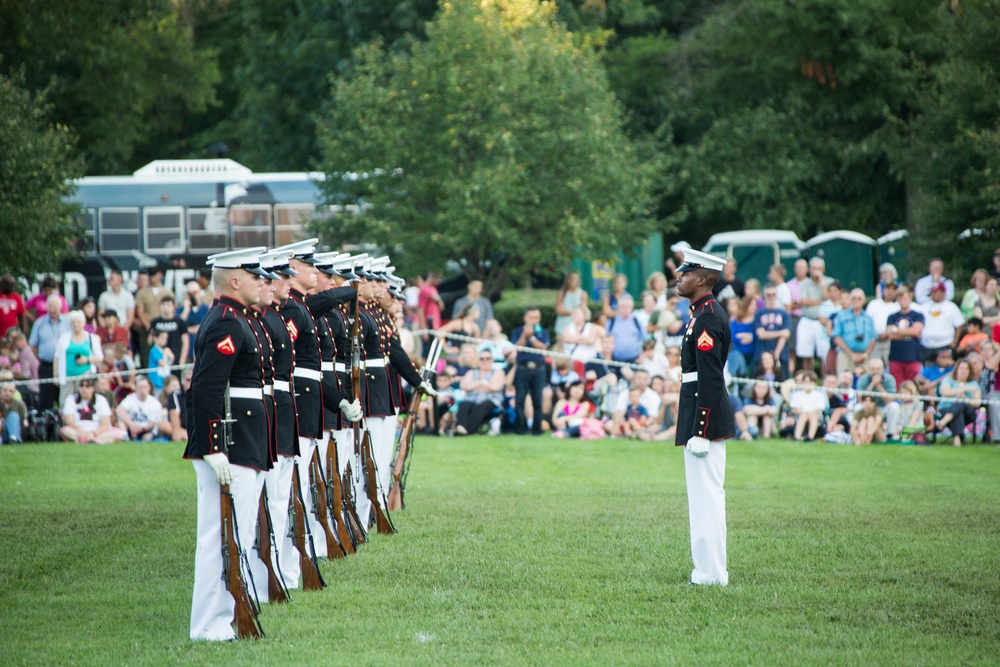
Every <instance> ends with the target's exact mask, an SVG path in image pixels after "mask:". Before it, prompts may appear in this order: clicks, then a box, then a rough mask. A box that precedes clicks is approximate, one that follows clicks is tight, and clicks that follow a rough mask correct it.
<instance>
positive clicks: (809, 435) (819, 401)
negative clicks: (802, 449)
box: [791, 371, 827, 442]
mask: <svg viewBox="0 0 1000 667" xmlns="http://www.w3.org/2000/svg"><path fill="white" fill-rule="evenodd" d="M800 378H801V379H800V380H799V381H800V382H801V384H802V389H801V391H796V392H794V393H793V394H792V396H791V408H792V414H793V415H795V430H794V434H795V439H796V440H799V441H802V440H803V436H802V434H803V433H805V434H806V435H805V438H804V439H805V441H806V442H812V441H813V440H815V439H816V431H818V430H819V426H820V416H821V415H822V414H823V411H824V410H825V409H826V406H827V402H826V396H825V395H824V394H823V392H820V391H816V379H817V378H816V374H815V373H813V372H812V371H805V372H804V373H802V374H801V376H800Z"/></svg>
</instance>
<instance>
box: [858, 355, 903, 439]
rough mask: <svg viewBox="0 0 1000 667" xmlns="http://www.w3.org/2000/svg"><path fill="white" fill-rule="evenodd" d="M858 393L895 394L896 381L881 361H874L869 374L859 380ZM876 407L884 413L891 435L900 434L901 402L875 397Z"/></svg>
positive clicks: (887, 428)
mask: <svg viewBox="0 0 1000 667" xmlns="http://www.w3.org/2000/svg"><path fill="white" fill-rule="evenodd" d="M858 391H870V392H873V393H880V394H895V393H896V379H895V378H894V377H892V375H891V374H890V373H889V372H887V371H886V370H885V364H883V363H882V360H881V359H877V358H876V359H872V360H871V364H870V365H869V368H868V374H867V375H862V376H861V377H860V378H858ZM875 405H876V406H878V408H879V410H880V411H881V412H882V417H883V419H885V426H886V430H887V431H888V432H889V433H898V432H899V402H897V401H896V400H895V399H892V398H886V397H884V396H876V397H875Z"/></svg>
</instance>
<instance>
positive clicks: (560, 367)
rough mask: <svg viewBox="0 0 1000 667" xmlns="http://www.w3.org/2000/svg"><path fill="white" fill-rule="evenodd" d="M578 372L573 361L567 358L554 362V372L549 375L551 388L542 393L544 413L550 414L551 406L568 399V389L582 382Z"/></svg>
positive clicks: (557, 358) (558, 358)
mask: <svg viewBox="0 0 1000 667" xmlns="http://www.w3.org/2000/svg"><path fill="white" fill-rule="evenodd" d="M582 379H583V378H581V377H580V376H579V375H578V374H577V372H576V371H575V370H573V361H572V360H571V359H567V358H566V357H556V358H555V359H553V361H552V372H551V373H550V374H549V386H548V387H546V388H545V391H543V392H542V405H543V406H544V411H545V412H546V413H548V412H549V411H550V409H551V404H552V403H553V402H555V401H558V400H560V399H563V398H566V388H567V387H568V386H569V385H570V383H572V382H579V381H580V380H582Z"/></svg>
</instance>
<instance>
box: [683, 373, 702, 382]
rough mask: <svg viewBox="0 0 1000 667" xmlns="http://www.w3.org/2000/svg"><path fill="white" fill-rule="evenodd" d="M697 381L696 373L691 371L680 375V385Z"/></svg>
mask: <svg viewBox="0 0 1000 667" xmlns="http://www.w3.org/2000/svg"><path fill="white" fill-rule="evenodd" d="M697 381H698V371H691V372H690V373H681V384H687V383H688V382H697Z"/></svg>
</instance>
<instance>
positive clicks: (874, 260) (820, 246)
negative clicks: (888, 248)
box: [806, 230, 879, 296]
mask: <svg viewBox="0 0 1000 667" xmlns="http://www.w3.org/2000/svg"><path fill="white" fill-rule="evenodd" d="M806 252H808V253H809V257H810V258H812V257H822V258H823V260H825V261H826V275H828V276H830V277H831V278H836V279H837V280H839V281H840V284H841V285H843V286H844V288H845V289H853V288H855V287H860V288H861V289H863V290H864V291H865V294H866V295H867V296H872V295H873V294H875V283H876V282H877V280H878V265H879V252H878V244H877V243H876V242H875V239H873V238H872V237H870V236H865V235H864V234H859V233H858V232H851V231H847V230H838V231H835V232H826V233H824V234H819V235H818V236H814V237H813V238H811V239H809V240H808V241H806Z"/></svg>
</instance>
